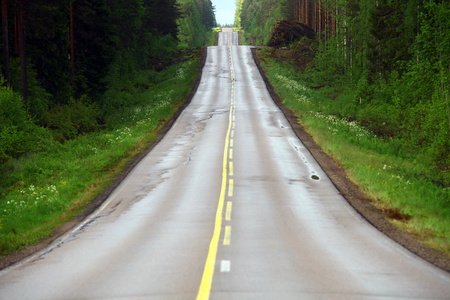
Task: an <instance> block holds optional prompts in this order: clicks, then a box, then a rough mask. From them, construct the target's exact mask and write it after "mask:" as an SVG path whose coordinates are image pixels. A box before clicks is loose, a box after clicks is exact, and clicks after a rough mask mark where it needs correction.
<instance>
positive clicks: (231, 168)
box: [229, 161, 234, 176]
mask: <svg viewBox="0 0 450 300" xmlns="http://www.w3.org/2000/svg"><path fill="white" fill-rule="evenodd" d="M229 168H230V176H233V173H234V170H233V162H232V161H230V164H229Z"/></svg>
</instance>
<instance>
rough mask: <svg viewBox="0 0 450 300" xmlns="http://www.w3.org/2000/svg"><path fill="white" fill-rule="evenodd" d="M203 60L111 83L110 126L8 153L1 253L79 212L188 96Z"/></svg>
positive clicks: (48, 232)
mask: <svg viewBox="0 0 450 300" xmlns="http://www.w3.org/2000/svg"><path fill="white" fill-rule="evenodd" d="M197 70H198V60H191V61H187V62H183V63H180V64H176V65H173V66H171V67H169V68H168V69H166V70H164V71H162V72H159V73H157V72H153V71H142V72H139V73H138V74H136V77H135V79H134V80H132V79H130V80H129V81H128V82H126V83H123V82H122V83H121V84H116V85H112V86H111V87H110V90H109V91H108V92H107V93H106V98H105V100H104V102H103V105H104V106H105V109H106V107H109V108H111V110H110V111H109V112H108V113H107V114H106V117H105V124H104V127H105V129H104V130H102V131H96V132H91V133H88V134H85V135H80V136H78V137H76V138H74V139H71V140H68V141H66V142H65V143H59V142H55V141H51V140H49V142H48V145H47V149H46V150H45V151H40V152H37V153H29V154H27V155H24V156H21V157H20V158H18V159H11V160H9V161H8V162H7V163H6V164H5V165H4V166H2V169H3V170H8V172H7V174H3V175H1V176H0V179H1V181H2V184H1V186H2V187H3V190H2V193H1V198H0V255H5V254H8V253H11V252H12V251H15V250H19V249H23V248H26V247H27V246H29V245H32V244H34V243H36V242H37V241H39V240H40V239H42V238H45V237H47V236H49V235H51V233H52V230H54V229H55V228H57V227H58V226H61V225H62V224H64V223H65V222H67V221H69V220H70V219H72V218H73V217H74V216H76V215H77V214H79V213H80V212H81V211H82V210H83V209H84V208H85V207H86V205H87V204H88V203H90V201H91V200H92V199H93V198H95V196H96V195H98V194H99V193H100V192H101V191H102V190H103V189H104V188H105V187H106V186H108V184H109V183H110V181H111V180H112V179H113V178H114V176H115V175H116V174H118V173H119V172H120V171H121V170H122V168H123V167H124V166H125V165H126V163H127V161H129V160H130V159H131V158H132V157H133V156H134V155H136V154H137V153H139V152H140V151H142V150H143V149H144V148H145V147H146V145H147V144H148V142H149V141H151V140H152V139H154V138H155V136H156V133H157V130H158V128H160V127H161V126H160V125H161V124H162V123H163V122H165V121H167V120H168V119H170V118H171V116H172V115H173V114H174V112H175V111H176V110H177V109H178V107H179V106H180V105H181V104H182V103H183V102H184V101H185V99H186V98H187V95H188V94H189V92H190V90H191V89H192V86H193V84H194V81H195V79H196V77H197Z"/></svg>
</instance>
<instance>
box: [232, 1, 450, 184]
mask: <svg viewBox="0 0 450 300" xmlns="http://www.w3.org/2000/svg"><path fill="white" fill-rule="evenodd" d="M237 5H238V10H237V12H236V22H237V24H235V25H236V26H240V27H241V28H242V29H243V30H244V32H245V36H246V37H247V39H248V40H249V41H250V43H255V44H258V45H265V44H266V43H267V41H268V40H269V38H270V33H271V31H272V30H273V26H274V24H275V22H276V21H277V20H280V19H287V20H293V21H297V22H300V23H303V24H306V25H307V26H309V27H310V28H312V29H313V30H314V32H315V33H316V39H315V40H314V41H307V40H303V41H297V42H295V43H292V44H291V45H290V46H289V49H290V50H291V52H292V53H293V55H294V56H295V58H294V59H293V60H296V61H297V69H296V73H297V72H298V73H303V74H304V75H305V76H303V77H302V78H303V80H304V82H306V83H307V84H308V85H309V86H310V87H313V88H315V89H317V90H322V91H324V92H326V93H327V95H328V96H329V98H330V99H332V100H331V101H330V102H329V103H328V105H327V108H324V110H328V111H326V112H327V113H331V114H333V115H335V116H338V117H343V118H347V119H350V120H357V121H358V122H359V123H361V124H363V125H364V126H365V127H366V128H368V129H369V130H371V131H374V132H376V133H377V134H378V135H379V136H382V137H384V138H386V139H389V140H391V141H393V147H395V148H396V150H397V151H398V152H399V153H401V155H405V156H407V155H410V154H414V155H417V159H418V160H425V161H427V162H428V163H429V166H430V171H429V172H428V173H427V174H423V176H425V177H428V178H432V180H434V181H435V182H436V183H437V184H439V185H441V186H444V187H448V186H449V185H450V175H449V169H450V99H449V88H450V2H448V1H435V0H408V1H398V0H381V1H371V0H281V1H273V0H261V1H255V0H240V1H237ZM296 76H300V75H298V74H297V75H296Z"/></svg>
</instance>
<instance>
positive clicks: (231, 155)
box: [230, 149, 233, 159]
mask: <svg viewBox="0 0 450 300" xmlns="http://www.w3.org/2000/svg"><path fill="white" fill-rule="evenodd" d="M230 159H233V149H230Z"/></svg>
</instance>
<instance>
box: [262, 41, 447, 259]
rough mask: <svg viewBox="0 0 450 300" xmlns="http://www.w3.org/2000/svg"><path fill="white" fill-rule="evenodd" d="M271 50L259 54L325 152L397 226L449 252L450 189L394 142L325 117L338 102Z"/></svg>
mask: <svg viewBox="0 0 450 300" xmlns="http://www.w3.org/2000/svg"><path fill="white" fill-rule="evenodd" d="M268 51H270V50H260V51H259V56H260V58H261V61H262V67H263V68H264V70H265V72H266V74H267V76H268V78H269V80H270V81H271V83H272V85H273V86H274V87H275V90H276V92H277V93H278V95H279V96H280V97H281V99H282V100H283V104H284V105H285V106H287V107H288V108H290V109H291V110H293V111H295V112H296V114H297V117H298V118H299V120H300V122H301V123H302V125H303V126H304V127H305V128H306V129H307V130H308V131H309V132H310V133H311V135H313V136H314V139H315V140H316V142H317V143H318V144H319V145H320V146H321V147H322V148H323V149H324V151H325V152H327V153H328V154H329V155H331V156H332V157H333V158H335V159H336V160H337V161H338V162H339V163H340V164H341V166H342V167H343V168H344V169H345V170H346V172H347V173H348V175H349V177H350V178H351V179H352V180H353V181H354V182H356V183H357V184H358V185H359V186H360V187H361V189H362V190H363V191H364V192H365V193H366V194H368V195H369V196H370V197H371V198H372V199H374V200H375V206H377V207H378V208H380V209H381V210H382V211H383V212H384V214H385V216H386V218H387V219H388V220H389V221H390V222H391V223H392V224H394V225H395V226H397V227H398V228H400V229H402V230H404V231H406V232H409V233H411V234H413V235H415V236H416V237H418V238H419V239H420V240H421V241H422V242H423V243H424V244H426V245H427V246H430V247H432V248H434V249H438V250H440V251H442V252H445V253H447V254H450V230H449V229H450V200H449V199H450V197H449V196H450V195H449V194H450V190H449V189H448V188H445V187H442V186H438V185H435V184H434V183H433V182H432V181H431V180H430V179H427V178H426V177H424V176H423V174H426V170H427V169H428V168H429V166H428V165H427V164H426V163H425V162H423V161H420V159H418V158H417V157H414V156H411V155H408V156H405V155H402V153H399V151H398V147H397V145H396V144H395V142H393V141H389V140H386V139H382V138H380V137H378V136H376V135H375V134H373V133H372V132H370V131H369V130H367V129H366V128H364V127H363V126H360V125H359V124H358V123H357V122H355V121H350V120H346V119H345V118H340V117H337V116H334V115H329V114H325V113H324V111H325V110H324V109H323V106H324V105H327V104H328V103H329V102H330V103H331V102H332V101H333V100H332V99H327V98H326V97H325V96H324V95H323V94H321V93H320V92H318V91H316V90H313V89H310V88H308V87H306V85H305V84H304V83H302V82H301V81H300V80H294V79H293V78H294V77H295V76H294V74H292V73H291V70H290V69H289V68H288V67H287V65H286V64H285V63H283V62H280V61H277V60H274V59H272V58H271V57H270V55H269V53H268ZM330 105H331V104H330Z"/></svg>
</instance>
